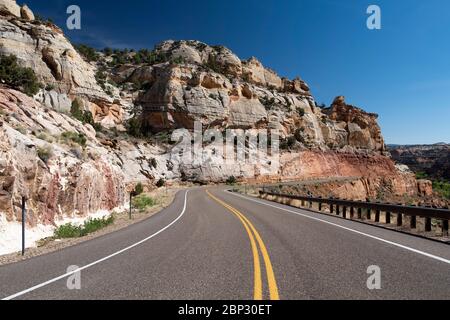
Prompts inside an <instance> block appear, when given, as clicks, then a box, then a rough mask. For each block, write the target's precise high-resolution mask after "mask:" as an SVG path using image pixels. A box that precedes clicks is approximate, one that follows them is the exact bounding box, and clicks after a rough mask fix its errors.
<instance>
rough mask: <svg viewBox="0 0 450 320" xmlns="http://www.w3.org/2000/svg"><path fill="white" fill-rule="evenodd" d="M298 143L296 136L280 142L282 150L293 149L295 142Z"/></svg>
mask: <svg viewBox="0 0 450 320" xmlns="http://www.w3.org/2000/svg"><path fill="white" fill-rule="evenodd" d="M296 143H297V139H296V137H295V136H291V137H289V138H287V139H284V140H283V141H282V142H281V143H280V149H281V150H288V149H291V148H293V147H294V146H295V144H296Z"/></svg>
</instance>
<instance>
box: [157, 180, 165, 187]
mask: <svg viewBox="0 0 450 320" xmlns="http://www.w3.org/2000/svg"><path fill="white" fill-rule="evenodd" d="M165 185H166V180H164V179H163V178H161V179H159V180H158V182H157V183H156V186H157V187H158V188H161V187H164V186H165Z"/></svg>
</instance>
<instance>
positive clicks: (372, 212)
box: [260, 190, 450, 236]
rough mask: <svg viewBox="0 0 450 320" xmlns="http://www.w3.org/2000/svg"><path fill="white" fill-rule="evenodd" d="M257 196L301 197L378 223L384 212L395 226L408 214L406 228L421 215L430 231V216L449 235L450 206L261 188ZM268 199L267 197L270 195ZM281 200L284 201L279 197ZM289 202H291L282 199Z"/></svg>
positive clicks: (304, 204)
mask: <svg viewBox="0 0 450 320" xmlns="http://www.w3.org/2000/svg"><path fill="white" fill-rule="evenodd" d="M260 196H266V197H279V198H284V199H289V200H291V201H293V200H294V201H300V206H301V207H309V208H310V209H313V204H317V209H318V211H323V210H324V205H327V206H328V207H329V212H330V214H336V215H338V216H342V217H343V218H348V217H350V219H353V218H358V219H361V220H363V219H367V220H371V221H373V222H376V223H380V222H382V221H381V215H382V213H383V216H384V222H385V223H386V224H393V223H395V224H396V225H397V227H402V226H405V224H404V222H405V219H404V216H406V217H408V220H409V228H411V229H416V228H417V218H418V217H420V218H424V219H425V221H424V231H425V232H431V231H432V219H436V220H441V226H442V227H441V229H442V235H446V236H448V230H449V220H450V210H449V209H439V208H432V207H418V206H404V205H396V204H389V203H380V202H368V201H349V200H343V199H336V198H321V197H319V198H317V197H312V196H311V197H310V196H299V195H292V194H283V193H276V192H270V191H265V190H262V191H260ZM269 200H270V199H269ZM281 202H283V201H281ZM285 204H290V203H285ZM363 211H365V212H363Z"/></svg>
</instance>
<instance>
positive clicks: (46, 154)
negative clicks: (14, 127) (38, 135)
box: [37, 146, 53, 164]
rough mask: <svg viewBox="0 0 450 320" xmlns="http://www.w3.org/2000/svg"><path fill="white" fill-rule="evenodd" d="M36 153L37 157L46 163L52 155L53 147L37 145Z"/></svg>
mask: <svg viewBox="0 0 450 320" xmlns="http://www.w3.org/2000/svg"><path fill="white" fill-rule="evenodd" d="M37 155H38V157H39V159H41V160H42V161H43V162H44V163H45V164H47V163H48V160H50V158H51V157H52V156H53V149H52V147H51V146H45V147H39V148H38V149H37Z"/></svg>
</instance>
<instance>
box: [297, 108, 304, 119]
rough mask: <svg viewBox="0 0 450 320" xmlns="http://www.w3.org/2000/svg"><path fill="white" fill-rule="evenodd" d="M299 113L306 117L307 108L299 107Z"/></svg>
mask: <svg viewBox="0 0 450 320" xmlns="http://www.w3.org/2000/svg"><path fill="white" fill-rule="evenodd" d="M297 113H298V114H299V116H300V117H304V116H305V114H306V112H305V109H303V108H298V109H297Z"/></svg>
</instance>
